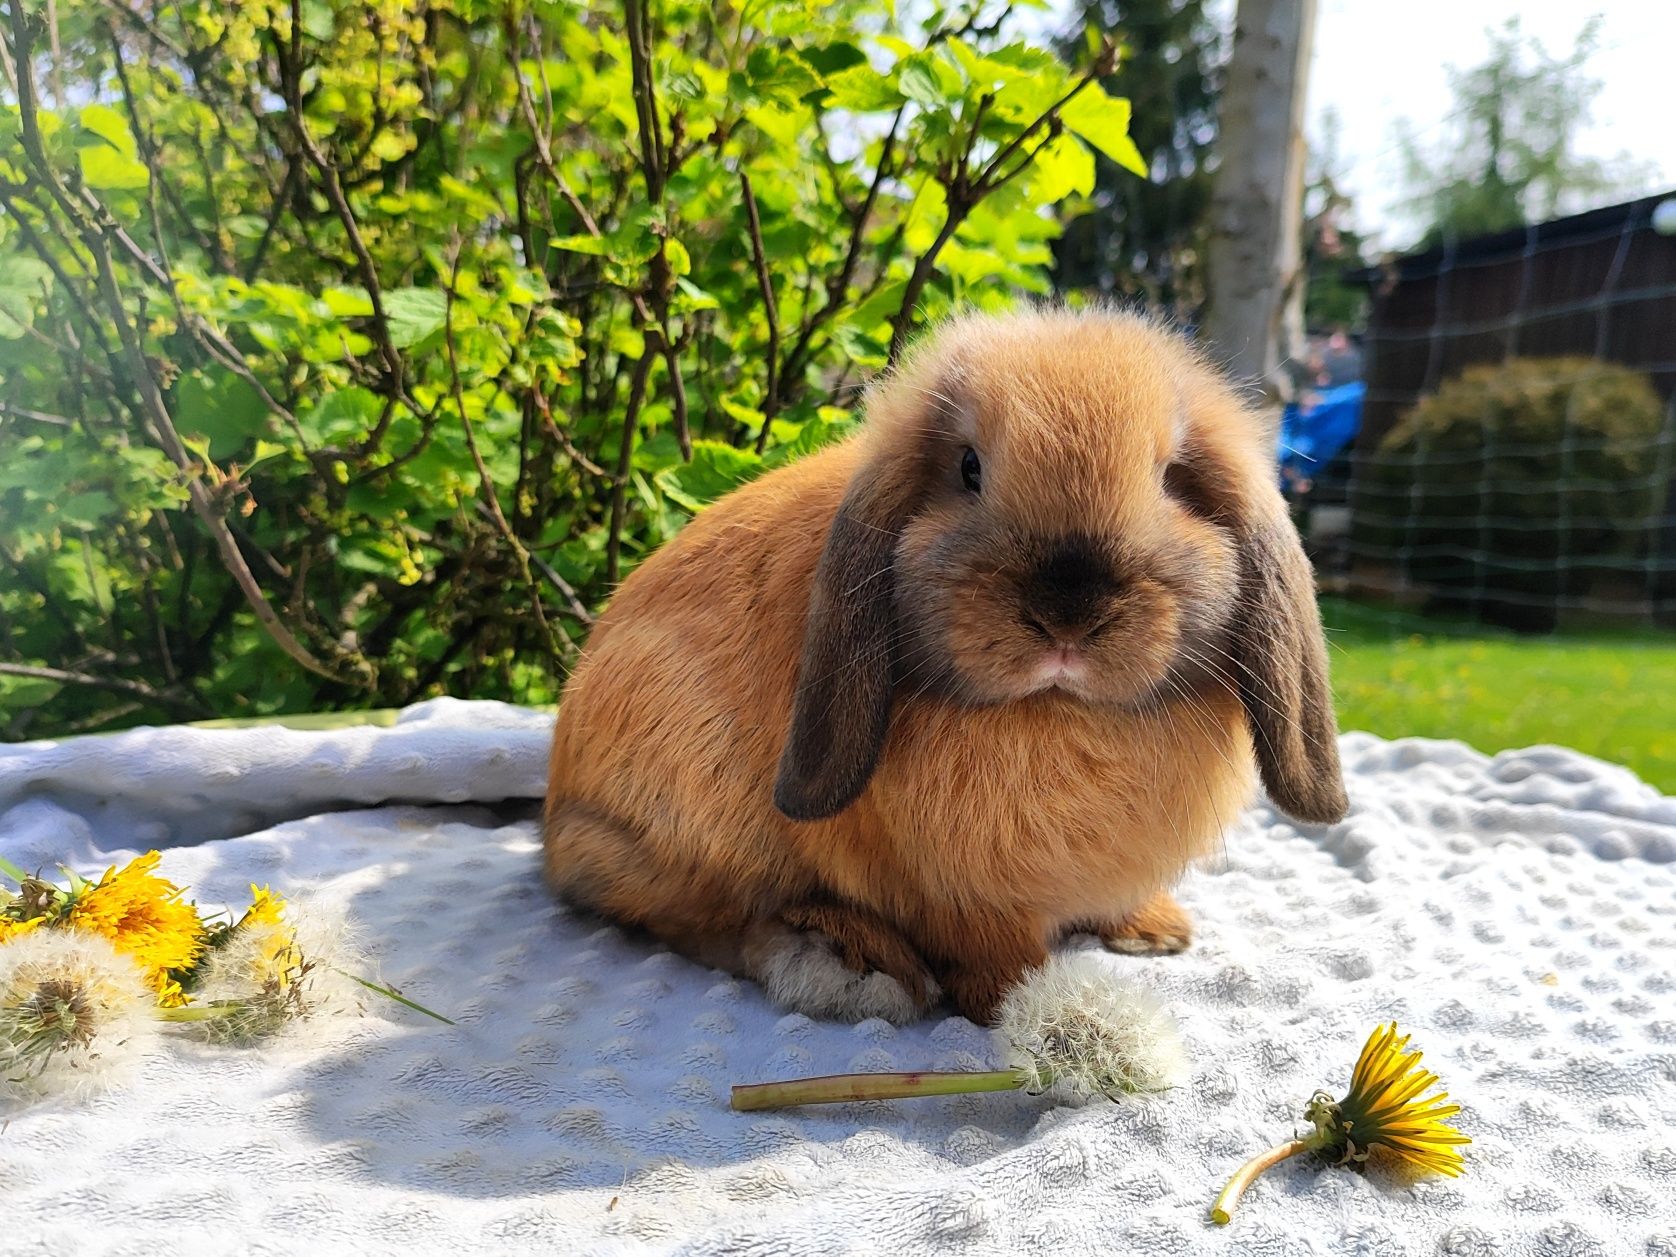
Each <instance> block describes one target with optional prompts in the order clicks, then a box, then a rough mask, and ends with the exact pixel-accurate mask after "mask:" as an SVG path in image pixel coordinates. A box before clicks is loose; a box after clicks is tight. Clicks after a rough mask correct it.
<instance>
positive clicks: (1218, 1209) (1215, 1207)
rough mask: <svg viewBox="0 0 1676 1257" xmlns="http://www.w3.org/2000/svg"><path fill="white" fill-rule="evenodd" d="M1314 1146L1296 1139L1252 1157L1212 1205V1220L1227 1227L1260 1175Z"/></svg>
mask: <svg viewBox="0 0 1676 1257" xmlns="http://www.w3.org/2000/svg"><path fill="white" fill-rule="evenodd" d="M1313 1146H1314V1145H1312V1144H1311V1143H1310V1142H1309V1141H1308V1140H1304V1139H1294V1140H1292V1141H1291V1142H1290V1143H1284V1144H1280V1145H1279V1146H1278V1147H1274V1148H1270V1149H1269V1150H1268V1151H1267V1152H1265V1153H1262V1154H1261V1155H1259V1156H1255V1157H1252V1158H1251V1160H1249V1161H1247V1162H1246V1163H1245V1164H1244V1165H1242V1166H1240V1168H1239V1169H1238V1170H1236V1171H1235V1172H1234V1177H1233V1178H1231V1179H1229V1180H1228V1185H1227V1186H1226V1187H1224V1188H1223V1189H1222V1194H1221V1195H1219V1196H1218V1197H1217V1198H1216V1200H1215V1201H1214V1202H1213V1203H1212V1204H1211V1207H1210V1220H1211V1221H1212V1222H1214V1223H1216V1225H1217V1226H1227V1225H1228V1220H1229V1219H1230V1218H1232V1217H1233V1216H1234V1208H1235V1207H1236V1206H1237V1205H1238V1204H1239V1202H1240V1197H1241V1196H1243V1195H1245V1189H1246V1188H1248V1187H1250V1186H1251V1184H1252V1183H1254V1182H1255V1181H1256V1179H1257V1176H1258V1175H1259V1174H1261V1173H1262V1172H1263V1171H1264V1170H1267V1169H1270V1168H1272V1167H1274V1166H1277V1165H1279V1164H1280V1163H1281V1162H1282V1161H1284V1160H1286V1159H1287V1158H1288V1157H1295V1156H1297V1155H1298V1154H1299V1153H1300V1152H1308V1151H1309V1150H1310V1149H1311V1148H1312V1147H1313Z"/></svg>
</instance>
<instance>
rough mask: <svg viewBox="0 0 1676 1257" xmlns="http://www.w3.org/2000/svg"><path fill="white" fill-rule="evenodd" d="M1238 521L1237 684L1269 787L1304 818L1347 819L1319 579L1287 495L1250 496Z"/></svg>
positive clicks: (1252, 489) (1254, 492)
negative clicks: (1319, 604) (1284, 500)
mask: <svg viewBox="0 0 1676 1257" xmlns="http://www.w3.org/2000/svg"><path fill="white" fill-rule="evenodd" d="M1244 496H1245V498H1246V503H1245V504H1244V506H1243V509H1241V510H1240V511H1239V512H1238V517H1237V518H1236V520H1235V521H1234V532H1235V535H1236V537H1237V539H1238V544H1239V553H1240V588H1239V600H1238V605H1237V608H1236V611H1235V616H1234V641H1233V650H1234V654H1235V659H1236V668H1235V671H1236V673H1237V676H1236V677H1235V678H1234V679H1235V681H1236V682H1237V684H1238V685H1239V690H1240V701H1241V703H1242V704H1243V705H1244V707H1245V713H1246V718H1247V720H1248V721H1249V722H1250V725H1251V739H1252V742H1253V744H1254V746H1255V748H1256V752H1257V764H1258V767H1259V769H1260V770H1261V772H1262V776H1263V785H1264V788H1265V789H1267V791H1268V794H1269V798H1271V799H1272V800H1273V801H1274V803H1275V804H1276V806H1278V807H1279V808H1280V810H1281V811H1283V812H1285V813H1287V814H1288V815H1289V816H1294V817H1296V818H1298V819H1299V820H1305V821H1319V822H1328V821H1336V820H1340V819H1341V818H1342V817H1343V816H1344V814H1345V811H1346V809H1347V808H1348V807H1349V801H1348V799H1346V797H1345V793H1344V778H1343V774H1342V772H1341V770H1340V768H1339V759H1338V724H1337V721H1336V720H1335V719H1334V717H1333V697H1332V691H1331V689H1330V687H1329V685H1328V681H1327V648H1326V641H1325V639H1324V638H1323V636H1322V632H1321V614H1320V612H1319V610H1317V608H1316V605H1315V574H1314V572H1313V570H1312V569H1311V568H1310V565H1309V560H1308V558H1306V557H1305V555H1304V550H1303V546H1302V544H1301V543H1300V542H1299V541H1298V534H1297V530H1296V529H1295V528H1293V526H1292V522H1291V520H1290V519H1289V518H1288V517H1287V514H1286V510H1285V506H1284V504H1283V503H1282V502H1281V500H1280V498H1279V495H1278V494H1275V493H1274V492H1273V491H1272V490H1271V489H1269V487H1268V485H1266V484H1264V485H1263V486H1262V489H1261V491H1259V490H1258V487H1257V486H1256V485H1251V486H1249V487H1248V488H1247V492H1246V494H1245V495H1244Z"/></svg>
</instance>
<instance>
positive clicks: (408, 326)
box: [384, 288, 448, 349]
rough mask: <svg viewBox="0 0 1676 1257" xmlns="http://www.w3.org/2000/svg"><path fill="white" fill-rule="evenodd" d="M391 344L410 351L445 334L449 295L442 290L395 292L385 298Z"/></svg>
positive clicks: (404, 289) (402, 290)
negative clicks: (426, 339) (435, 336)
mask: <svg viewBox="0 0 1676 1257" xmlns="http://www.w3.org/2000/svg"><path fill="white" fill-rule="evenodd" d="M384 315H385V319H386V321H387V322H388V324H389V327H390V343H391V344H393V345H394V346H395V347H396V348H397V349H410V348H412V347H413V346H414V345H417V344H418V343H419V342H420V341H422V340H424V339H425V338H426V337H427V336H431V335H434V334H435V333H437V332H440V331H441V330H442V324H443V322H444V320H446V319H447V317H448V294H447V293H445V292H443V291H442V289H440V288H396V289H392V290H391V291H389V292H387V293H385V294H384Z"/></svg>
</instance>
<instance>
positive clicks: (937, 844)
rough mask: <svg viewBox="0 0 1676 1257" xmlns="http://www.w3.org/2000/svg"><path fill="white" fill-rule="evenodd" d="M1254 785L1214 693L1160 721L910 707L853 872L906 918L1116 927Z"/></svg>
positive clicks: (1167, 712)
mask: <svg viewBox="0 0 1676 1257" xmlns="http://www.w3.org/2000/svg"><path fill="white" fill-rule="evenodd" d="M1255 775H1256V774H1255V768H1254V765H1253V760H1252V753H1251V745H1250V739H1249V734H1248V733H1247V732H1246V726H1245V723H1244V719H1243V714H1242V712H1241V709H1240V706H1239V703H1238V701H1237V700H1236V699H1235V698H1234V697H1233V696H1232V695H1228V694H1225V693H1221V692H1219V691H1211V692H1208V693H1204V694H1200V695H1196V696H1193V698H1192V699H1191V701H1190V702H1188V703H1183V704H1178V705H1175V706H1169V707H1165V708H1163V709H1161V710H1159V711H1157V712H1154V713H1111V712H1103V711H1099V710H1096V709H1093V708H1090V707H1088V706H1086V705H1083V704H1080V703H1077V702H1074V701H1072V700H1068V699H1060V698H1057V697H1051V698H1044V699H1037V700H1030V701H1029V702H1026V703H1023V704H1013V705H1009V706H1008V707H1003V708H978V709H970V708H968V709H962V708H957V707H953V706H949V705H946V704H930V703H926V704H906V705H904V706H903V707H902V708H900V709H899V711H898V712H897V714H896V716H895V718H894V723H893V727H892V733H891V738H890V742H889V744H888V745H887V747H886V750H885V754H884V756H883V757H882V760H881V763H880V765H879V769H878V772H877V774H876V776H875V778H874V781H873V783H872V785H871V786H870V787H869V789H868V791H867V794H866V795H865V796H864V798H863V799H862V800H861V801H860V803H859V805H858V807H857V809H856V810H855V811H856V815H855V821H856V832H855V833H854V834H853V838H854V839H855V840H856V850H857V852H858V855H857V858H856V859H855V860H853V861H849V862H847V863H848V864H849V868H848V870H847V872H848V874H849V876H851V877H854V878H855V879H856V880H857V882H858V883H861V882H865V883H868V885H867V886H866V889H867V891H869V892H871V893H872V894H873V895H883V896H885V897H886V898H887V899H896V900H898V901H899V903H900V907H901V908H902V909H903V910H905V911H911V910H912V909H913V906H914V905H913V902H912V901H913V900H915V899H920V898H922V897H923V899H925V900H928V901H930V902H931V903H934V904H940V905H949V906H959V905H965V906H968V907H970V906H975V905H987V906H993V907H997V908H1000V907H1009V908H1017V909H1021V910H1024V911H1028V912H1031V913H1035V914H1039V915H1041V916H1042V917H1043V918H1044V919H1045V920H1047V921H1049V922H1051V923H1066V924H1069V923H1073V922H1075V921H1077V920H1080V919H1084V918H1088V917H1109V916H1111V915H1113V914H1119V915H1120V914H1122V913H1123V912H1125V911H1127V910H1128V909H1130V908H1132V907H1135V906H1136V905H1138V904H1140V903H1141V902H1143V901H1144V900H1146V899H1147V898H1148V897H1149V896H1150V895H1151V894H1153V893H1154V892H1155V891H1157V890H1158V889H1159V888H1161V887H1163V886H1166V885H1168V884H1170V883H1171V882H1173V881H1175V880H1176V878H1178V877H1179V876H1180V875H1181V873H1182V872H1183V871H1184V870H1185V869H1186V868H1187V866H1188V865H1189V864H1190V863H1191V862H1192V861H1193V860H1195V859H1197V858H1198V857H1200V856H1202V855H1204V854H1206V853H1207V852H1208V851H1209V850H1212V849H1213V848H1214V845H1215V843H1216V842H1217V840H1218V838H1219V837H1220V835H1221V834H1222V832H1223V831H1224V830H1225V829H1226V828H1227V827H1228V826H1229V825H1231V824H1232V823H1233V822H1234V820H1235V819H1236V818H1237V817H1238V815H1239V813H1240V810H1241V809H1242V808H1243V807H1244V806H1245V804H1246V803H1247V801H1248V800H1249V799H1250V797H1251V794H1252V791H1253V788H1254V782H1255ZM855 889H856V890H858V891H859V890H861V889H862V886H861V885H859V884H858V885H857V886H856V887H855Z"/></svg>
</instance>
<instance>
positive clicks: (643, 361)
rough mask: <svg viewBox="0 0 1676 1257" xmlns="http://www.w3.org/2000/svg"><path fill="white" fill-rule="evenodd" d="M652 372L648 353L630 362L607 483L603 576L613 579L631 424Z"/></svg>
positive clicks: (618, 552)
mask: <svg viewBox="0 0 1676 1257" xmlns="http://www.w3.org/2000/svg"><path fill="white" fill-rule="evenodd" d="M651 373H652V355H651V354H649V353H644V352H643V353H641V355H640V360H639V361H638V362H636V363H635V364H634V378H633V379H632V380H630V381H629V396H628V407H627V408H626V409H625V410H624V411H623V437H622V444H621V445H620V446H619V447H618V451H617V477H616V482H615V483H614V484H613V485H612V486H611V524H610V530H609V531H608V532H607V534H606V538H605V579H606V581H607V582H608V583H609V584H612V585H615V584H616V583H617V576H618V574H619V572H620V570H621V565H620V559H621V556H622V545H623V516H624V514H625V513H626V511H627V509H628V482H629V460H630V458H632V457H633V455H634V433H635V425H636V424H638V423H639V422H640V406H641V404H642V403H643V402H644V401H645V400H646V377H647V376H649V375H650V374H651Z"/></svg>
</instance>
